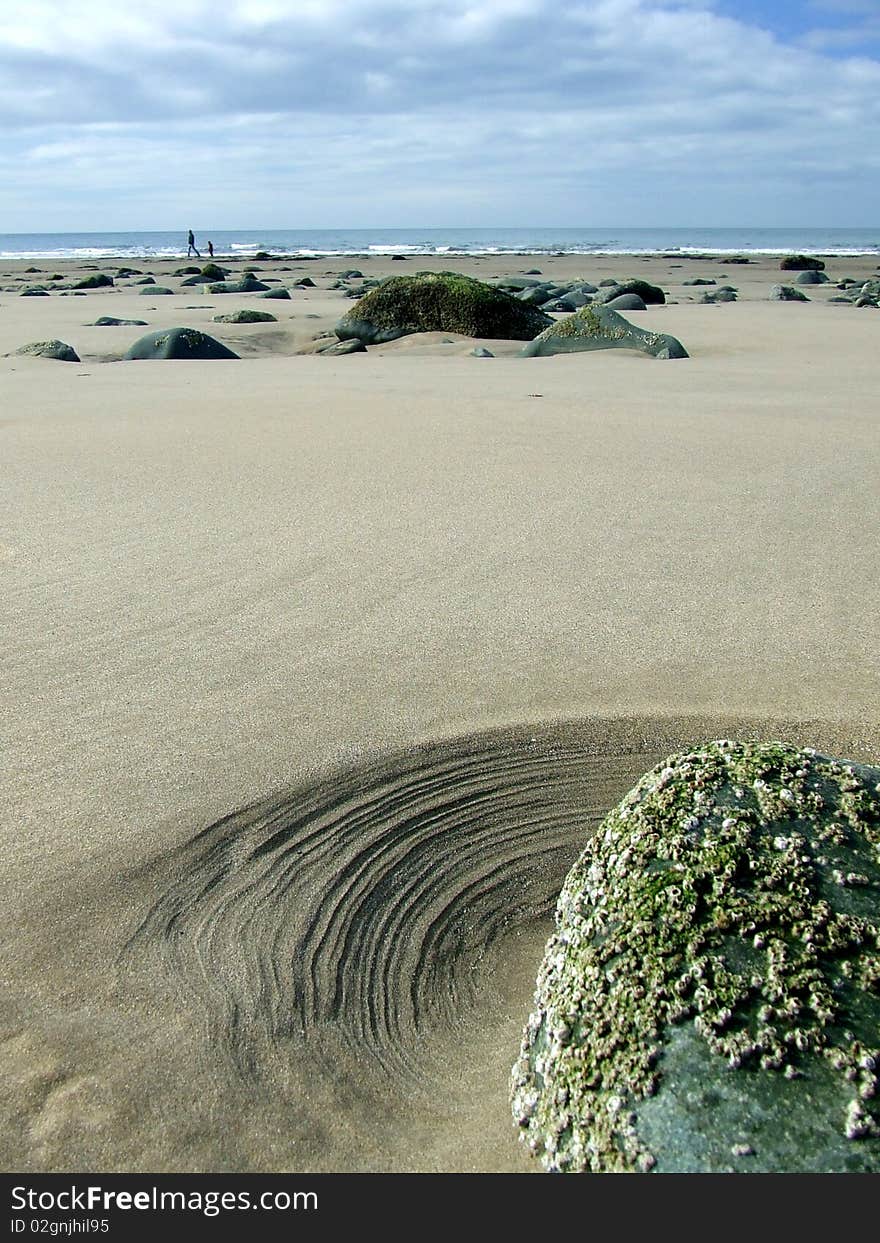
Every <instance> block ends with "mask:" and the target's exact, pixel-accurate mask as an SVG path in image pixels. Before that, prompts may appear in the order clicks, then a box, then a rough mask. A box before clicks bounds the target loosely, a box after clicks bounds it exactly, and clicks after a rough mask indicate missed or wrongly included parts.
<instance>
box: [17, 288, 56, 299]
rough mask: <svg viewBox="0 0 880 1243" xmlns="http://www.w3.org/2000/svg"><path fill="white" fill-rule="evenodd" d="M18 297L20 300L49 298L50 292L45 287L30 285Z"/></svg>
mask: <svg viewBox="0 0 880 1243" xmlns="http://www.w3.org/2000/svg"><path fill="white" fill-rule="evenodd" d="M18 296H19V297H20V298H48V297H49V290H48V289H47V288H46V287H45V285H28V287H27V288H26V289H23V290H22V291H21V293H20V294H19V295H18Z"/></svg>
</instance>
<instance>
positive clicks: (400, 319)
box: [335, 272, 553, 345]
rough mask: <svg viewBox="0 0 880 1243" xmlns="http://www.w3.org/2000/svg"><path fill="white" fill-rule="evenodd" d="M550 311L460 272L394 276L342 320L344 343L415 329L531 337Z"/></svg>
mask: <svg viewBox="0 0 880 1243" xmlns="http://www.w3.org/2000/svg"><path fill="white" fill-rule="evenodd" d="M552 322H553V321H552V320H551V318H550V316H549V315H545V314H544V313H543V311H539V310H538V309H537V308H536V307H531V306H527V305H526V304H525V303H523V302H520V301H519V300H518V299H516V298H513V297H511V295H510V294H508V293H505V291H504V290H502V289H496V288H494V287H493V286H492V285H487V284H486V283H485V281H479V280H475V279H474V278H473V277H471V276H463V275H462V274H461V273H460V272H416V273H415V274H414V275H412V276H392V277H389V278H388V279H387V280H384V281H382V282H381V284H380V285H378V286H377V287H376V288H375V289H371V290H370V291H369V292H368V293H366V294H364V296H363V297H362V298H361V299H360V300H359V301H358V302H357V303H355V305H354V306H353V307H352V309H351V310H350V311H349V312H348V313H347V314H346V315H344V316H343V317H342V319H340V321H339V323H338V324H337V325H336V329H335V332H336V335H337V337H339V339H340V341H347V340H349V339H351V338H352V337H356V338H357V339H358V340H361V341H363V343H364V344H365V345H377V344H379V343H381V342H383V341H395V340H396V339H397V338H398V337H404V336H407V335H408V334H409V333H412V332H458V333H461V334H462V335H464V336H468V337H488V338H492V339H503V340H510V341H530V340H531V339H532V337H534V336H535V335H536V334H537V333H539V332H540V331H541V330H542V329H543V328H546V327H547V325H548V324H551V323H552Z"/></svg>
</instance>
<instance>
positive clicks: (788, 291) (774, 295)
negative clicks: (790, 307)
mask: <svg viewBox="0 0 880 1243" xmlns="http://www.w3.org/2000/svg"><path fill="white" fill-rule="evenodd" d="M770 301H771V302H809V301H810V299H809V298H808V297H807V295H806V294H805V293H801V291H800V290H799V289H795V287H794V286H793V285H771V286H770Z"/></svg>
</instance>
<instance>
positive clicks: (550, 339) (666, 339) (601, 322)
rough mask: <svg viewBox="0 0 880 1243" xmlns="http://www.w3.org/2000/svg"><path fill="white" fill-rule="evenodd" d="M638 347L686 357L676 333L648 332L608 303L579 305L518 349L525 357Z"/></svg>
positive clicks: (657, 355) (655, 355)
mask: <svg viewBox="0 0 880 1243" xmlns="http://www.w3.org/2000/svg"><path fill="white" fill-rule="evenodd" d="M608 349H623V350H639V351H641V353H643V354H650V355H651V357H652V358H687V357H688V352H687V350H686V349H685V348H684V346H683V345H682V343H681V342H680V341H679V340H678V338H677V337H671V336H669V334H668V333H665V332H648V331H647V330H646V329H645V328H637V327H636V325H635V324H631V323H630V322H629V320H628V319H624V317H623V316H622V315H619V314H618V312H617V311H613V310H611V308H610V307H607V306H597V305H596V304H595V303H593V304H592V305H590V306H584V307H581V309H580V310H579V311H576V312H575V314H574V315H569V316H568V318H567V319H561V320H559V321H558V322H556V323H554V324H551V325H550V327H549V328H545V329H544V331H543V332H542V333H541V334H540V335H539V336H537V337H535V339H534V340H533V341H530V342H529V343H528V345H526V346H524V347H523V348H522V349H521V350H520V354H521V355H522V357H524V358H534V357H536V356H544V355H548V354H568V353H573V352H575V351H579V350H608Z"/></svg>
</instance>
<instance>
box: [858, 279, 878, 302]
mask: <svg viewBox="0 0 880 1243" xmlns="http://www.w3.org/2000/svg"><path fill="white" fill-rule="evenodd" d="M859 292H860V293H861V295H862V297H863V298H880V280H869V281H865V282H864V284H863V285H862V287H861V289H860V290H859Z"/></svg>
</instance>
